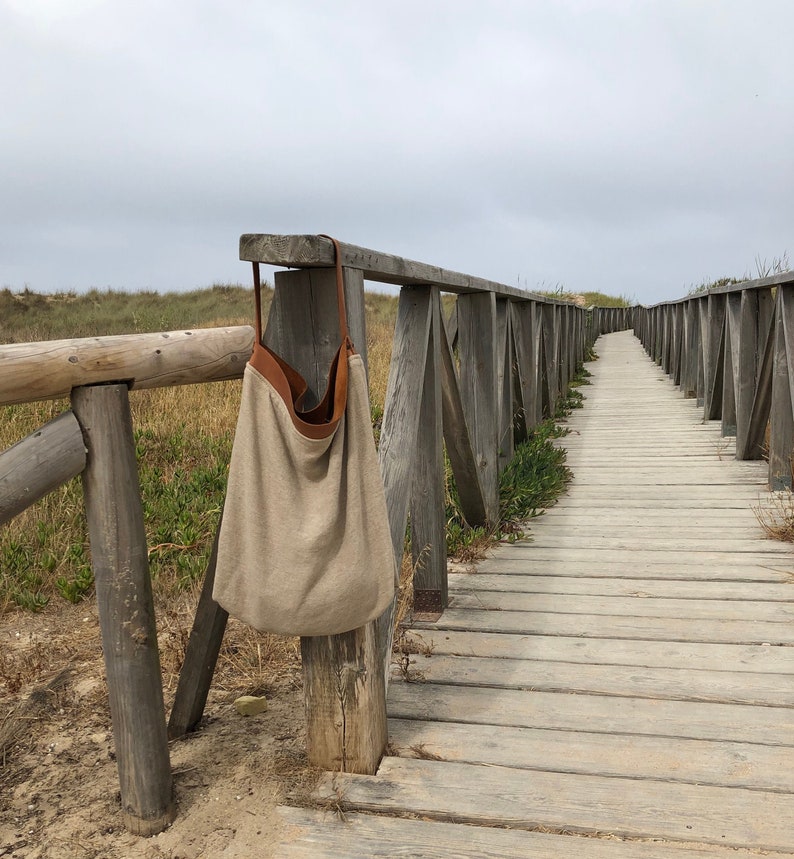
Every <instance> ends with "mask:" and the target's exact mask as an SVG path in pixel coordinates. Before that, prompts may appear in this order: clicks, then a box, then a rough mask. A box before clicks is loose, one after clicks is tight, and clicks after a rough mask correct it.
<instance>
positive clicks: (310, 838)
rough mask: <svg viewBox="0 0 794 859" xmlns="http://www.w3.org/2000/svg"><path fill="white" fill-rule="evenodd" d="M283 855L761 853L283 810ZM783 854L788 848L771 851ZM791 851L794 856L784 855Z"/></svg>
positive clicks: (684, 858) (687, 857)
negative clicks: (782, 850)
mask: <svg viewBox="0 0 794 859" xmlns="http://www.w3.org/2000/svg"><path fill="white" fill-rule="evenodd" d="M279 815H280V817H281V819H282V821H283V830H282V843H281V845H280V847H279V856H280V857H282V859H340V857H344V859H450V857H453V856H454V857H456V859H527V857H531V859H560V857H562V856H573V855H575V856H579V857H581V859H753V857H756V859H757V856H758V853H757V852H755V851H747V850H735V849H730V848H722V847H706V846H689V847H682V846H676V845H674V844H671V843H670V842H660V841H655V842H649V841H632V840H629V841H623V840H619V839H616V838H614V837H604V838H587V837H581V836H578V835H576V834H575V833H572V832H564V833H560V834H550V833H544V832H528V831H526V830H512V831H511V830H507V829H495V828H493V827H481V826H471V825H466V824H453V823H443V822H439V821H434V820H412V819H410V818H399V817H382V816H376V815H371V814H356V813H351V812H348V813H346V814H345V815H344V818H341V817H340V816H338V815H336V814H334V813H333V812H329V811H317V810H313V809H306V808H286V807H281V808H279ZM764 855H765V856H766V857H767V859H783V855H784V854H782V853H769V852H767V853H765V854H764ZM785 855H786V856H789V855H790V854H785Z"/></svg>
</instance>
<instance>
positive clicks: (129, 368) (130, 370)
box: [0, 325, 254, 406]
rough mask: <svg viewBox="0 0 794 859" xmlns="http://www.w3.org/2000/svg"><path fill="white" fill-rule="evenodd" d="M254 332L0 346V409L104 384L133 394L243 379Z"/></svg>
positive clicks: (127, 336)
mask: <svg viewBox="0 0 794 859" xmlns="http://www.w3.org/2000/svg"><path fill="white" fill-rule="evenodd" d="M253 343H254V329H253V328H251V327H250V326H248V325H240V326H237V327H232V328H197V329H194V330H191V331H164V332H161V333H158V334H121V335H117V336H112V337H85V338H81V339H77V340H46V341H44V342H42V343H12V344H10V345H8V346H0V406H2V405H10V404H12V403H32V402H35V401H36V400H51V399H56V398H58V397H68V396H69V392H70V391H71V390H72V388H77V387H80V386H88V385H97V384H101V383H105V382H120V381H124V382H127V383H129V385H130V387H134V388H135V389H136V390H137V389H141V388H165V387H171V386H173V385H190V384H193V383H195V382H217V381H220V380H222V379H237V378H239V377H241V376H242V375H243V370H244V369H245V364H246V361H247V360H248V358H249V356H250V355H251V348H252V346H253Z"/></svg>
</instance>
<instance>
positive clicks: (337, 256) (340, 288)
mask: <svg viewBox="0 0 794 859" xmlns="http://www.w3.org/2000/svg"><path fill="white" fill-rule="evenodd" d="M319 235H321V236H322V237H323V238H324V239H330V240H331V241H332V242H333V243H334V260H335V263H336V304H337V307H338V308H339V334H340V336H341V338H342V341H343V342H344V341H345V340H350V334H349V333H348V330H347V308H346V307H345V275H344V272H343V271H342V252H341V250H340V249H339V242H338V241H337V240H336V239H335V238H334V237H333V236H329V235H326V234H325V233H320V234H319Z"/></svg>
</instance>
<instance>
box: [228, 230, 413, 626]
mask: <svg viewBox="0 0 794 859" xmlns="http://www.w3.org/2000/svg"><path fill="white" fill-rule="evenodd" d="M329 238H330V237H329ZM332 241H334V247H335V250H336V289H337V303H338V308H339V328H340V333H341V339H342V342H341V344H340V346H339V349H338V351H337V353H336V355H335V356H334V359H333V361H332V362H331V367H330V370H329V374H328V387H327V389H326V391H325V394H324V396H323V398H322V400H321V401H320V402H319V404H318V405H317V406H315V407H314V408H312V409H308V410H305V411H304V410H302V401H303V398H304V395H305V393H306V390H307V384H306V381H305V380H304V379H303V377H302V376H301V375H300V374H299V373H298V372H297V371H296V370H295V369H294V368H292V367H291V366H290V365H289V364H287V363H286V362H285V361H284V360H283V359H281V358H280V357H279V356H278V355H276V354H275V352H273V351H272V350H270V349H269V348H268V347H267V346H263V345H262V331H261V326H262V323H261V312H260V311H261V298H260V283H259V265H258V263H254V290H255V296H256V341H255V343H254V351H253V354H252V355H251V358H250V361H249V362H248V364H247V365H246V368H245V372H244V375H243V390H242V400H241V404H240V414H239V417H238V421H237V430H236V433H235V437H234V445H233V448H232V457H231V462H230V465H229V480H228V486H227V491H226V502H225V505H224V509H223V517H222V522H221V527H220V533H219V535H218V553H217V565H216V569H215V584H214V588H213V592H212V596H213V598H214V599H215V601H216V602H217V603H218V604H219V605H221V606H222V607H223V608H224V609H226V611H228V612H229V614H230V615H232V616H234V617H237V618H239V619H240V620H242V621H244V622H245V623H248V624H249V625H251V626H253V627H254V628H256V629H258V630H260V631H262V632H276V633H281V634H285V635H301V636H313V635H333V634H336V633H340V632H347V631H349V630H351V629H356V628H357V627H360V626H363V625H364V624H365V623H367V622H368V621H370V620H373V619H374V618H376V617H378V616H379V615H380V614H381V613H382V612H383V611H384V609H386V608H387V606H388V605H389V604H390V602H391V601H392V598H393V597H394V592H395V585H396V577H397V571H396V565H395V559H394V550H393V547H392V541H391V534H390V531H389V524H388V516H387V512H386V499H385V496H384V492H383V481H382V478H381V473H380V466H379V464H378V457H377V453H376V450H375V442H374V439H373V436H372V424H371V419H370V409H369V394H368V389H367V378H366V372H365V369H364V363H363V361H362V359H361V356H360V355H358V354H357V353H356V351H355V349H354V347H353V343H352V342H351V340H350V337H349V335H348V329H347V315H346V311H345V296H344V280H343V274H342V266H341V259H340V253H339V246H338V244H337V242H336V241H335V240H332Z"/></svg>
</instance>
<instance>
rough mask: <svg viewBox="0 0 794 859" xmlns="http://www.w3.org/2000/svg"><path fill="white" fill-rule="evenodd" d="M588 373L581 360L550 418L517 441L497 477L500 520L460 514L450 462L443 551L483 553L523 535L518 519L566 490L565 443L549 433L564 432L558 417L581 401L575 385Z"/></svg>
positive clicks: (467, 555) (468, 556) (463, 555)
mask: <svg viewBox="0 0 794 859" xmlns="http://www.w3.org/2000/svg"><path fill="white" fill-rule="evenodd" d="M589 376H590V373H589V372H588V371H587V370H586V369H585V368H584V367H583V366H580V367H579V370H578V372H577V374H576V376H575V378H574V380H573V382H572V383H571V386H570V388H569V389H568V392H567V393H566V395H565V396H564V397H563V398H561V399H560V400H559V402H558V403H557V409H556V412H555V415H554V418H548V419H546V420H544V421H543V422H541V423H539V424H537V425H536V426H534V427H532V429H531V430H529V432H528V434H527V438H526V440H525V441H523V442H521V443H520V444H517V445H516V447H515V453H514V456H513V459H512V460H511V461H510V463H509V464H508V465H507V467H506V468H505V469H504V471H503V472H502V474H501V475H500V477H499V523H498V525H497V526H496V527H494V528H490V529H488V528H484V527H472V526H470V525H469V524H468V523H467V522H466V520H465V517H464V516H463V513H462V511H461V509H460V501H459V498H458V494H457V491H456V489H455V481H454V478H453V476H452V472H451V469H450V468H449V464H447V469H446V481H447V510H446V516H447V552H448V554H449V555H451V556H452V557H455V558H458V559H460V560H464V561H468V560H474V559H476V558H479V557H481V556H482V553H483V551H484V550H485V549H487V548H488V547H489V546H491V545H493V543H495V542H496V541H498V540H503V539H506V540H508V541H510V542H513V541H515V540H517V539H521V538H523V537H524V536H525V534H524V531H523V524H524V523H525V522H526V521H527V520H528V519H531V518H533V517H534V516H537V515H538V513H539V512H542V511H543V509H544V508H546V507H550V506H551V505H552V504H553V503H554V502H555V501H556V499H557V498H559V496H560V495H561V494H562V493H563V492H564V491H565V486H566V484H567V483H568V482H569V480H570V479H571V476H572V475H571V471H570V469H569V468H568V467H567V466H566V465H565V458H566V452H565V449H564V448H561V447H558V446H556V445H555V444H554V439H556V438H561V437H562V436H564V435H566V434H567V430H566V429H565V427H564V426H560V425H559V424H558V421H562V420H563V419H564V418H565V417H567V416H568V415H569V414H570V413H571V411H572V410H573V409H578V408H581V407H582V402H583V400H584V397H583V395H582V394H581V392H580V391H579V390H577V389H578V387H579V386H581V385H588V384H590V383H589V382H588V381H587V379H588V377H589Z"/></svg>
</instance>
